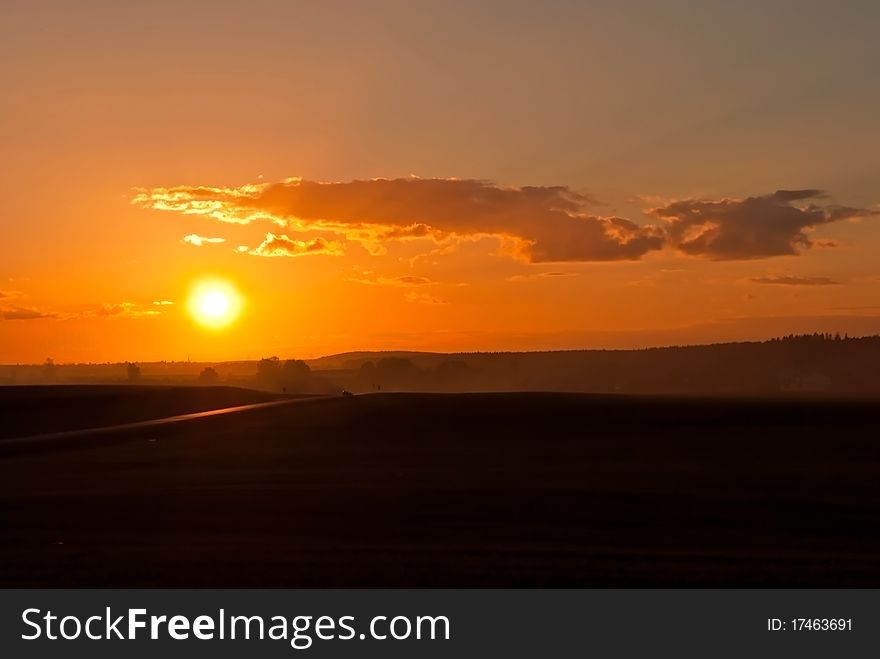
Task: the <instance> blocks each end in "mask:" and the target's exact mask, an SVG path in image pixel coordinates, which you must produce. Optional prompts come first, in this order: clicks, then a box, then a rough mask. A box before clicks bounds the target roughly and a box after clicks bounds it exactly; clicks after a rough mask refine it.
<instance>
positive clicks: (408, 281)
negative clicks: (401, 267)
mask: <svg viewBox="0 0 880 659" xmlns="http://www.w3.org/2000/svg"><path fill="white" fill-rule="evenodd" d="M348 280H349V281H353V282H356V283H358V284H364V285H366V286H401V287H412V286H428V285H431V284H435V283H436V282H434V281H432V280H430V279H428V278H427V277H422V276H419V275H400V276H398V277H385V276H383V275H377V274H376V273H375V272H371V271H369V270H365V271H363V272H361V273H360V274H359V276H357V277H349V278H348Z"/></svg>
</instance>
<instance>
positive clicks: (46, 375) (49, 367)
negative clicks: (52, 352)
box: [43, 357, 55, 380]
mask: <svg viewBox="0 0 880 659" xmlns="http://www.w3.org/2000/svg"><path fill="white" fill-rule="evenodd" d="M43 379H45V380H54V379H55V362H54V361H53V360H52V358H51V357H46V363H44V364H43Z"/></svg>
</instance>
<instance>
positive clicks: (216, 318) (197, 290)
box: [188, 279, 243, 329]
mask: <svg viewBox="0 0 880 659" xmlns="http://www.w3.org/2000/svg"><path fill="white" fill-rule="evenodd" d="M242 306H243V301H242V298H241V296H240V295H239V293H238V291H237V290H236V289H235V287H234V286H233V285H232V284H230V283H229V282H226V281H222V280H216V279H212V280H205V281H200V282H198V283H197V284H196V285H195V286H193V288H192V291H191V292H190V296H189V304H188V307H189V312H190V314H191V315H192V317H193V319H194V320H195V321H196V322H197V323H199V324H200V325H202V326H204V327H208V328H211V329H221V328H223V327H226V326H228V325H230V324H231V323H232V322H234V321H235V319H236V318H237V317H238V315H239V313H241V308H242Z"/></svg>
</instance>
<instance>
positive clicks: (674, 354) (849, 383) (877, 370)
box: [0, 333, 880, 397]
mask: <svg viewBox="0 0 880 659" xmlns="http://www.w3.org/2000/svg"><path fill="white" fill-rule="evenodd" d="M119 382H130V383H139V384H194V385H195V384H201V385H214V384H224V385H234V386H244V387H255V388H259V389H265V390H270V391H279V392H282V391H283V392H287V393H338V392H339V391H341V390H343V389H345V390H349V391H352V392H354V393H366V392H378V391H382V392H387V391H435V392H459V391H461V392H464V391H572V392H593V393H632V394H687V395H744V396H752V395H755V396H767V395H829V396H870V397H876V396H880V336H869V337H859V338H851V337H847V336H840V335H830V334H818V333H817V334H809V335H797V336H795V335H791V336H786V337H780V338H776V339H772V340H769V341H763V342H747V343H721V344H714V345H701V346H675V347H666V348H650V349H644V350H572V351H554V352H521V353H511V352H506V353H503V352H498V353H485V352H481V353H458V354H441V353H425V352H372V353H370V352H361V353H346V354H341V355H332V356H329V357H322V358H320V359H316V360H305V361H303V360H296V359H288V360H282V359H279V358H277V357H270V358H266V359H262V360H259V361H239V362H221V363H212V364H206V363H194V362H153V363H142V364H134V363H128V362H126V363H118V364H55V363H54V362H52V361H51V360H47V361H46V362H45V363H44V364H39V365H16V366H12V365H6V366H0V384H7V385H9V384H45V383H65V384H87V383H119Z"/></svg>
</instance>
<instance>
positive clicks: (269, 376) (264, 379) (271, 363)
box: [257, 357, 281, 389]
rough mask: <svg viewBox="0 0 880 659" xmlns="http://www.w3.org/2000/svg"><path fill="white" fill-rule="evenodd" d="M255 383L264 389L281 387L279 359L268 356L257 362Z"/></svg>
mask: <svg viewBox="0 0 880 659" xmlns="http://www.w3.org/2000/svg"><path fill="white" fill-rule="evenodd" d="M257 385H258V386H260V387H263V388H266V389H279V388H280V387H281V360H280V359H278V357H269V358H266V359H261V360H260V361H259V362H257Z"/></svg>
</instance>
